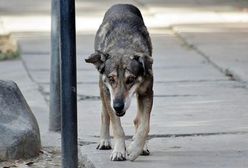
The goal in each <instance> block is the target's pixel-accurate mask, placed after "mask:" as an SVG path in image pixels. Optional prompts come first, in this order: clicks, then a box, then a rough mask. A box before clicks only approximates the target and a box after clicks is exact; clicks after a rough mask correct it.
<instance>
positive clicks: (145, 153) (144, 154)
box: [140, 149, 150, 156]
mask: <svg viewBox="0 0 248 168" xmlns="http://www.w3.org/2000/svg"><path fill="white" fill-rule="evenodd" d="M140 155H141V156H148V155H150V151H149V150H148V149H146V150H144V149H143V151H142V152H141V154H140Z"/></svg>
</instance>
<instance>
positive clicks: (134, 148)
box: [127, 90, 153, 161]
mask: <svg viewBox="0 0 248 168" xmlns="http://www.w3.org/2000/svg"><path fill="white" fill-rule="evenodd" d="M137 100H138V113H137V117H136V119H135V120H134V121H135V123H136V124H135V127H136V133H135V135H134V138H133V139H134V140H133V142H132V143H131V144H130V146H129V147H128V149H127V153H128V157H129V159H130V160H131V161H132V160H135V159H136V158H137V157H138V156H139V155H140V154H142V151H143V149H144V147H145V143H146V138H147V136H148V133H149V129H150V113H151V110H152V104H153V91H152V90H151V91H150V92H148V93H146V94H144V95H139V94H137Z"/></svg>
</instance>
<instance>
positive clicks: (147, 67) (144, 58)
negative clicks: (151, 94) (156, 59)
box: [134, 54, 153, 75]
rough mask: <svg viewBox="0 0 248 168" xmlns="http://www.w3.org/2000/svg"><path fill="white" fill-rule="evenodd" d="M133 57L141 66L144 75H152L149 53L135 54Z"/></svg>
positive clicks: (151, 61)
mask: <svg viewBox="0 0 248 168" xmlns="http://www.w3.org/2000/svg"><path fill="white" fill-rule="evenodd" d="M134 59H136V60H137V61H138V62H139V63H140V64H141V65H142V67H143V72H144V75H152V74H153V73H152V64H153V59H152V57H151V56H149V55H145V54H135V55H134Z"/></svg>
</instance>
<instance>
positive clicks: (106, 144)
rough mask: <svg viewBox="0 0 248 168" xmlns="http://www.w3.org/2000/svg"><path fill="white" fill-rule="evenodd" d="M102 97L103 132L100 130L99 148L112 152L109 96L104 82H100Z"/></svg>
mask: <svg viewBox="0 0 248 168" xmlns="http://www.w3.org/2000/svg"><path fill="white" fill-rule="evenodd" d="M99 88H100V95H101V101H102V112H101V130H100V143H99V145H98V146H97V149H99V150H110V149H111V144H110V135H109V125H110V117H109V114H108V106H107V102H108V95H107V94H106V90H105V88H104V84H103V82H102V81H101V80H100V82H99Z"/></svg>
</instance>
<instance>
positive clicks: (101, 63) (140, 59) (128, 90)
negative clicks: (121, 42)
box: [85, 51, 153, 117]
mask: <svg viewBox="0 0 248 168" xmlns="http://www.w3.org/2000/svg"><path fill="white" fill-rule="evenodd" d="M85 61H86V62H87V63H92V64H94V65H95V67H96V68H97V70H98V71H99V73H100V74H102V80H103V82H104V84H105V85H106V86H107V88H108V89H109V92H110V99H111V106H112V108H113V109H114V111H115V113H116V115H117V116H119V117H121V116H123V115H124V114H125V113H126V110H127V109H128V108H129V106H130V103H131V97H132V95H133V94H134V93H135V92H136V90H137V88H138V87H139V86H140V85H141V84H142V82H143V81H144V79H145V77H146V76H148V75H151V74H152V62H153V61H152V58H151V57H150V56H148V55H144V54H141V53H136V54H132V55H125V56H120V55H109V54H106V53H102V52H100V51H96V52H95V53H94V54H91V55H90V57H89V58H87V59H85Z"/></svg>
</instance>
